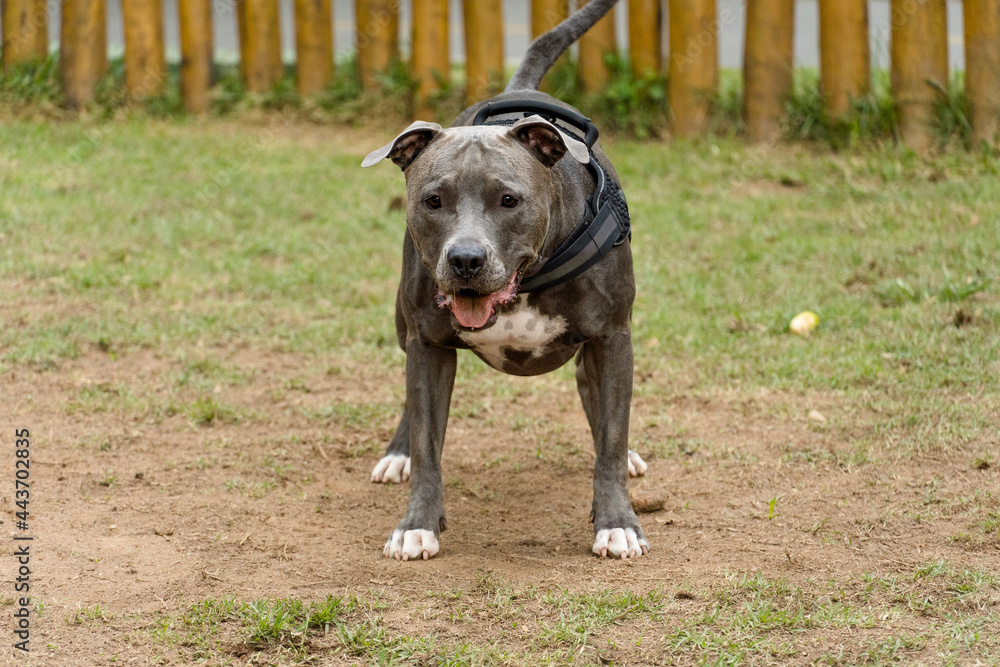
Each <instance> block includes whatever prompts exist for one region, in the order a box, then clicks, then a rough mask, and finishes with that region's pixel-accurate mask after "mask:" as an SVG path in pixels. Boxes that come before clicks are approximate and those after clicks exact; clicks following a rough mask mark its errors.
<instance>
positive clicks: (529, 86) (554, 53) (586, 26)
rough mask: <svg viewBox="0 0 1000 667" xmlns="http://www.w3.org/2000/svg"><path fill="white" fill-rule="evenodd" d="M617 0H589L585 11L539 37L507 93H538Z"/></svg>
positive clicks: (579, 11) (509, 85)
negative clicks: (545, 78)
mask: <svg viewBox="0 0 1000 667" xmlns="http://www.w3.org/2000/svg"><path fill="white" fill-rule="evenodd" d="M616 2H618V0H590V2H588V3H587V4H586V5H584V6H583V8H582V9H579V10H577V11H576V12H574V13H573V15H572V16H570V17H569V18H568V19H566V20H565V21H563V22H562V23H560V24H559V25H557V26H556V27H555V28H553V29H552V30H549V31H548V32H547V33H545V34H544V35H539V36H538V38H537V39H535V41H533V42H532V43H531V46H529V47H528V53H527V54H525V56H524V60H522V61H521V66H520V67H518V68H517V71H516V72H514V76H512V77H511V78H510V81H509V82H507V87H506V88H505V89H504V91H505V92H508V93H509V92H511V91H514V90H537V89H538V85H539V84H540V83H541V82H542V77H543V76H545V73H546V72H548V71H549V68H550V67H552V65H553V64H554V63H555V62H556V59H557V58H559V56H561V55H562V54H563V52H564V51H565V50H566V49H568V48H569V47H570V45H571V44H572V43H573V42H575V41H576V40H578V39H580V37H581V36H582V35H583V33H585V32H587V31H588V30H590V27H591V26H592V25H594V24H595V23H597V22H598V21H600V20H601V17H602V16H604V15H605V14H607V13H608V10H610V9H611V8H612V7H614V6H615V3H616Z"/></svg>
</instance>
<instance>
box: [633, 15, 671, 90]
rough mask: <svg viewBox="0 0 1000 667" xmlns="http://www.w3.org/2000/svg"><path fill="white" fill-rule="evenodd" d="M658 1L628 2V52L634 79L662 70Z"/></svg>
mask: <svg viewBox="0 0 1000 667" xmlns="http://www.w3.org/2000/svg"><path fill="white" fill-rule="evenodd" d="M662 25H663V16H662V11H661V8H660V0H628V50H629V59H630V60H631V61H632V73H633V74H635V76H636V78H642V77H645V76H649V75H650V73H652V74H654V75H655V74H659V73H660V72H661V71H662V70H663V57H662V54H661V52H660V44H661V43H662V39H661V37H662V28H661V26H662Z"/></svg>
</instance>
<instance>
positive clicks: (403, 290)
mask: <svg viewBox="0 0 1000 667" xmlns="http://www.w3.org/2000/svg"><path fill="white" fill-rule="evenodd" d="M615 1H616V0H592V1H591V2H589V3H588V4H586V5H585V6H584V7H583V8H582V9H581V10H579V11H577V12H576V13H575V14H574V15H573V16H571V17H570V18H568V19H567V20H566V21H564V22H563V23H562V24H560V25H559V26H557V27H556V28H555V29H553V30H552V31H550V32H548V33H546V34H544V35H542V36H540V37H539V38H538V39H537V40H535V41H534V42H533V43H532V44H531V46H530V47H529V49H528V53H527V55H526V57H525V60H524V62H523V63H522V65H521V67H520V68H519V69H518V70H517V72H516V73H515V74H514V76H513V78H512V79H511V81H510V83H509V84H508V85H507V88H506V90H505V91H504V93H502V94H501V95H498V96H497V97H495V98H493V99H492V100H488V101H487V102H484V103H481V104H478V105H475V106H473V107H471V108H469V109H467V110H465V111H464V112H463V113H462V114H461V115H459V117H458V118H457V119H456V120H455V122H454V124H453V125H452V127H450V128H447V129H445V128H442V127H441V126H440V125H438V124H436V123H426V122H420V121H418V122H415V123H413V124H412V125H410V127H408V128H407V129H406V130H405V131H403V133H402V134H400V135H399V136H398V137H396V138H395V139H394V140H393V141H392V142H391V143H389V144H388V145H386V146H384V147H382V148H380V149H379V150H376V151H374V152H372V153H371V154H369V155H368V157H367V158H365V160H364V162H363V164H362V166H365V167H369V166H372V165H374V164H376V163H378V162H380V161H381V160H382V159H383V158H386V157H388V158H389V159H391V160H392V161H393V162H394V163H395V164H396V165H397V166H398V167H400V168H401V169H402V170H403V172H404V174H405V177H406V193H407V206H406V236H405V238H404V241H403V274H402V281H401V284H400V288H399V291H398V293H397V297H396V331H397V335H398V337H399V344H400V346H401V347H402V348H403V350H404V352H406V405H405V407H404V410H403V416H402V419H401V420H400V423H399V427H398V428H397V429H396V433H395V435H394V436H393V438H392V441H391V442H390V443H389V447H388V449H387V451H386V453H385V457H384V458H382V460H381V461H379V463H378V465H376V466H375V469H374V470H373V471H372V481H374V482H389V481H392V482H401V481H406V480H407V479H409V480H410V498H409V505H408V507H407V510H406V515H405V516H404V517H403V520H402V521H400V523H399V526H398V527H397V528H396V530H395V531H394V532H393V533H392V535H391V536H390V537H389V540H388V541H387V542H386V544H385V550H384V553H385V555H386V556H387V557H390V558H395V559H397V560H415V559H420V558H424V559H427V558H430V557H432V556H434V555H435V554H437V552H438V550H439V542H438V538H439V536H440V533H441V531H443V530H444V529H445V526H446V524H445V513H444V490H443V485H442V483H441V452H442V448H443V445H444V437H445V427H446V425H447V422H448V410H449V404H450V402H451V392H452V388H453V386H454V380H455V365H456V350H458V349H469V350H472V351H473V352H474V353H475V354H476V355H477V356H478V357H479V358H481V359H482V360H483V361H485V362H486V363H487V364H489V365H490V366H492V367H493V368H495V369H497V370H499V371H503V372H505V373H510V374H513V375H536V374H540V373H547V372H549V371H552V370H555V369H556V368H559V367H560V366H562V365H563V364H565V363H566V362H567V361H569V360H570V359H571V358H573V357H574V356H575V357H576V363H577V370H576V379H577V387H578V390H579V393H580V398H581V400H582V401H583V407H584V410H585V412H586V414H587V420H588V421H589V423H590V428H591V431H592V433H593V437H594V447H595V449H596V452H597V460H596V463H595V467H594V501H593V509H592V510H591V514H590V516H591V521H593V523H594V533H595V540H594V545H593V552H594V553H595V554H597V555H598V556H601V557H607V556H612V557H620V558H632V557H636V556H641V555H645V554H646V553H647V552H648V551H649V542H648V541H647V540H646V536H645V534H644V533H643V531H642V528H641V527H640V526H639V521H638V519H637V518H636V516H635V512H633V510H632V507H631V504H630V502H629V496H628V488H627V482H628V477H629V475H630V474H631V475H633V476H634V475H642V474H644V473H645V471H646V464H645V463H644V462H643V461H642V459H641V458H640V457H639V456H638V455H637V454H636V453H635V452H632V451H630V450H629V448H628V430H629V409H630V402H631V398H632V337H631V327H630V318H631V313H632V301H633V299H634V297H635V281H634V278H633V275H632V252H631V249H630V248H629V243H628V240H627V231H628V230H627V213H625V220H626V228H625V234H623V235H622V237H621V238H620V239H614V238H612V239H610V240H611V241H617V242H616V243H615V244H614V245H613V246H612V245H610V244H605V245H604V248H603V250H602V251H601V252H600V253H598V255H599V260H600V261H596V263H594V264H592V265H591V266H589V268H586V270H583V272H582V273H578V274H572V273H571V272H568V271H567V270H566V266H564V267H563V270H562V271H561V273H562V276H561V281H559V280H556V281H553V282H554V283H558V284H550V285H542V286H541V287H535V288H532V289H531V290H530V291H529V290H527V289H525V287H524V286H526V285H528V284H530V283H532V281H534V282H535V283H536V285H537V283H538V280H537V278H538V277H539V276H540V275H542V274H544V273H545V271H546V268H545V267H546V266H547V265H550V264H549V263H550V261H551V260H552V258H553V255H558V254H559V250H560V249H561V248H560V247H561V246H562V245H563V244H564V242H565V241H567V239H568V238H569V237H571V236H573V235H574V231H577V232H579V230H578V229H577V228H578V226H580V225H581V220H586V214H587V212H588V206H589V205H590V203H591V202H588V197H593V198H596V199H595V200H596V201H600V197H601V196H602V195H603V194H604V193H603V190H604V189H605V188H606V187H608V188H611V189H615V185H616V184H617V183H618V176H617V174H616V173H615V171H614V168H613V167H612V166H611V164H610V162H609V161H608V159H607V157H606V156H605V155H604V152H603V151H602V150H601V148H600V146H599V145H597V144H594V145H593V146H592V149H591V150H588V147H587V145H586V144H585V143H583V142H582V141H581V140H580V138H579V137H577V136H574V134H575V133H573V132H572V131H571V130H570V129H569V128H567V127H566V125H565V123H564V124H560V123H559V120H558V119H559V117H560V114H559V113H553V114H551V115H549V114H544V113H543V114H540V115H539V114H535V115H528V114H527V113H526V112H521V113H519V114H514V116H515V117H514V118H510V115H511V114H507V118H506V119H505V120H501V121H499V122H498V124H486V125H484V124H475V121H476V119H477V115H479V112H480V111H481V110H482V109H483V107H484V105H486V104H493V105H497V104H500V103H504V102H509V103H511V104H513V101H517V102H519V103H525V104H528V105H540V106H542V107H549V108H551V107H552V106H553V105H555V106H556V107H557V111H558V110H565V112H566V114H565V115H567V116H570V117H573V116H575V117H577V118H582V117H581V116H579V114H578V112H576V111H575V110H573V109H572V107H569V106H568V105H565V104H563V103H561V102H558V101H557V100H555V99H554V98H552V97H550V96H548V95H545V94H543V93H540V92H538V91H537V90H536V89H537V87H538V84H539V83H540V81H541V79H542V76H543V75H544V74H545V72H546V71H547V70H548V69H549V67H551V65H552V63H553V62H555V60H556V58H557V57H558V56H559V55H560V54H561V53H563V52H564V51H565V50H566V49H567V48H568V47H569V45H570V44H572V43H573V42H574V41H576V40H577V39H578V38H579V37H580V36H581V35H582V34H583V33H584V32H586V31H587V29H588V28H590V27H591V26H592V25H593V24H594V23H596V22H597V21H598V19H600V18H601V17H602V16H603V15H604V14H605V13H606V12H607V11H608V10H609V9H611V7H612V6H613V5H614V4H615ZM511 104H508V105H507V107H510V106H511ZM500 106H504V105H502V104H501V105H500ZM590 127H591V128H592V126H590ZM593 132H594V138H596V130H594V131H593ZM588 139H590V137H589V136H588ZM591 141H592V140H591ZM591 154H593V157H594V158H595V160H596V163H594V164H591ZM597 164H599V165H600V167H601V168H603V172H601V169H600V168H598V167H597V166H596V165H597ZM601 173H603V176H601ZM608 179H610V181H611V182H612V183H607V180H608ZM592 201H594V200H592ZM622 204H624V200H623V199H622ZM592 213H593V212H592ZM599 217H600V215H598V216H596V217H595V218H594V219H595V220H596V219H597V218H599ZM595 227H596V223H594V224H593V225H592V226H591V230H590V233H591V235H592V236H599V235H600V229H598V232H597V233H595V232H594V228H595ZM604 236H605V237H608V236H609V235H608V234H605V235H604ZM570 240H571V241H572V239H570ZM586 240H587V241H588V242H589V238H588V239H586ZM598 241H600V239H598ZM586 254H587V253H586V252H584V253H583V254H582V255H580V256H583V255H586ZM590 254H591V255H594V253H593V252H592V248H591V252H590ZM564 259H565V258H564ZM578 260H579V256H578V257H570V258H569V260H568V262H567V266H568V265H570V264H572V265H575V263H579V262H578ZM567 274H569V275H567ZM567 278H568V279H567Z"/></svg>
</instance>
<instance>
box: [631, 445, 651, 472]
mask: <svg viewBox="0 0 1000 667" xmlns="http://www.w3.org/2000/svg"><path fill="white" fill-rule="evenodd" d="M647 467H648V466H647V465H646V462H645V461H643V460H642V457H641V456H639V455H638V454H637V453H636V452H633V451H632V450H631V449H630V450H628V476H629V477H642V476H643V475H645V474H646V468H647Z"/></svg>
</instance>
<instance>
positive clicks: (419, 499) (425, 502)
mask: <svg viewBox="0 0 1000 667" xmlns="http://www.w3.org/2000/svg"><path fill="white" fill-rule="evenodd" d="M455 360H456V354H455V350H451V349H447V348H443V347H440V346H438V345H434V344H432V343H428V342H426V341H423V340H419V339H417V338H415V337H411V338H410V339H409V340H407V341H406V414H407V416H408V417H409V420H410V502H409V505H408V506H407V508H406V516H404V517H403V520H402V521H400V522H399V525H398V526H397V527H396V530H395V531H393V533H392V536H391V537H390V538H389V541H387V542H386V543H385V549H384V553H385V555H386V556H388V557H390V558H395V559H396V560H415V559H419V558H423V559H425V560H426V559H428V558H430V557H431V556H433V555H434V554H436V553H437V552H438V549H439V545H438V536H439V535H440V534H441V531H443V530H444V529H445V519H444V487H443V485H442V483H441V450H442V448H443V447H444V433H445V428H446V427H447V425H448V407H449V405H450V404H451V390H452V388H453V387H454V385H455Z"/></svg>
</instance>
